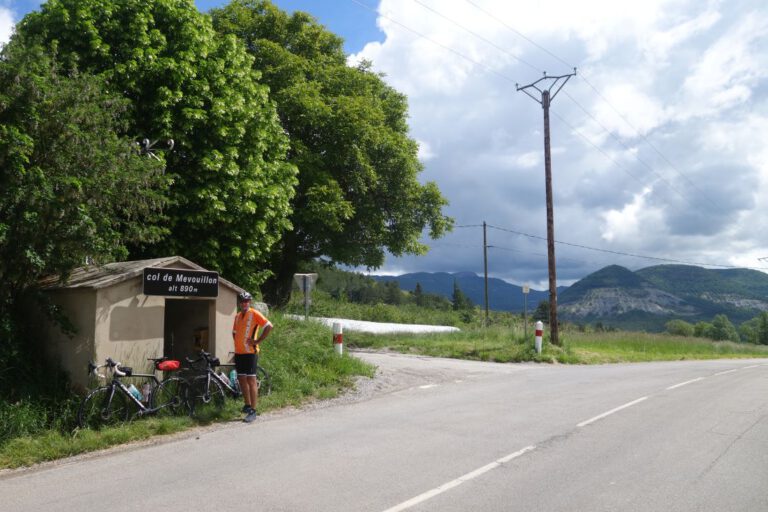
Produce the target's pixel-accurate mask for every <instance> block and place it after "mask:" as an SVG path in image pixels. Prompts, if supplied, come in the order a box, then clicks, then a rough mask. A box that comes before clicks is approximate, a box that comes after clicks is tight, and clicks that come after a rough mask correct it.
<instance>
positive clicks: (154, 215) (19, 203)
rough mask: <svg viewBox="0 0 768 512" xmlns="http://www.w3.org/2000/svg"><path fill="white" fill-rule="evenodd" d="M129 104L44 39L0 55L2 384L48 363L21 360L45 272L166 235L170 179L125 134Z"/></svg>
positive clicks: (120, 253)
mask: <svg viewBox="0 0 768 512" xmlns="http://www.w3.org/2000/svg"><path fill="white" fill-rule="evenodd" d="M128 106H129V105H128V101H127V100H125V99H123V98H121V97H118V96H115V95H114V94H111V93H108V92H106V87H105V84H104V80H103V79H100V78H98V77H94V76H90V75H88V74H85V73H80V72H78V71H71V72H62V71H61V70H60V68H59V67H58V65H57V64H56V62H55V59H53V58H52V57H51V56H49V55H48V54H47V53H46V52H45V51H43V49H42V48H40V47H34V46H30V47H27V46H22V45H19V44H16V43H11V44H8V45H6V46H5V47H4V49H3V51H2V53H0V368H2V371H0V390H3V391H7V387H6V384H7V381H11V382H13V379H14V378H15V377H14V375H16V374H14V373H13V372H14V370H19V369H20V368H21V367H23V368H26V371H27V375H26V378H27V379H29V377H30V371H31V367H36V366H37V365H38V364H39V363H40V362H41V361H40V360H37V359H36V360H34V361H32V362H25V363H23V365H21V364H17V363H20V362H21V361H20V359H21V357H22V356H21V354H23V353H24V351H23V350H22V348H25V350H26V351H27V352H26V356H27V357H28V356H29V346H25V340H26V339H27V338H26V337H25V326H26V325H27V323H25V320H24V318H25V315H26V308H24V307H23V306H24V305H25V303H26V302H27V301H24V300H22V299H23V298H24V297H31V296H35V293H34V290H35V286H34V285H35V284H36V282H37V280H38V279H39V278H40V277H41V276H43V275H47V274H59V275H66V274H67V273H68V272H69V271H71V270H72V269H73V268H74V267H77V266H80V265H82V264H83V263H84V262H85V261H86V258H92V259H94V260H96V261H112V260H114V259H116V258H121V257H125V255H126V254H127V245H128V244H130V243H135V242H137V241H146V242H152V241H155V240H158V239H159V237H160V236H161V235H162V234H163V228H161V227H159V226H162V224H163V222H162V219H163V215H162V211H161V209H162V207H163V205H164V204H165V196H164V193H163V192H164V190H165V187H166V185H167V179H166V177H165V176H164V175H163V174H162V163H161V162H159V161H156V160H154V159H150V158H147V157H145V156H141V155H140V154H139V151H138V150H137V149H136V148H135V144H134V143H133V141H132V140H131V139H129V138H126V137H121V136H119V135H118V133H120V132H123V131H124V130H125V128H126V126H125V123H124V120H123V117H122V114H123V113H124V112H125V111H126V109H127V108H128ZM36 321H38V320H37V319H35V320H33V322H36ZM32 325H34V323H33V324H32ZM11 388H12V389H13V386H11ZM11 396H13V394H11Z"/></svg>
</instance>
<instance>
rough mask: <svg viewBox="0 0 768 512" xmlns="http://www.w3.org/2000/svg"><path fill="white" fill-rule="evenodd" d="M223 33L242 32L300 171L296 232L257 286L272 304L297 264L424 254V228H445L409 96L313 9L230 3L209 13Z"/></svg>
mask: <svg viewBox="0 0 768 512" xmlns="http://www.w3.org/2000/svg"><path fill="white" fill-rule="evenodd" d="M211 15H212V17H213V22H214V26H215V27H216V29H217V30H218V31H219V32H221V33H222V34H234V35H236V36H238V37H239V38H240V39H241V40H242V41H244V42H245V45H246V47H247V49H248V51H249V52H250V54H251V55H253V56H254V58H255V60H254V63H253V65H254V68H255V69H256V70H258V71H259V72H260V73H261V76H262V80H263V81H264V83H266V84H267V85H269V87H270V90H271V96H272V98H273V99H274V100H275V102H276V103H277V109H278V113H279V116H280V120H281V122H282V124H283V126H284V128H285V129H286V130H287V132H288V134H289V135H290V145H291V146H290V151H289V158H290V161H291V162H292V163H293V164H295V165H296V167H297V168H298V169H299V184H298V187H297V193H296V196H295V197H294V198H293V201H292V204H293V215H292V216H291V222H292V224H293V230H292V231H290V232H288V233H286V234H285V236H284V237H283V238H282V239H281V240H280V243H279V244H277V245H276V246H275V250H274V251H273V253H272V264H271V270H272V271H273V273H274V274H273V276H272V277H271V278H269V279H268V280H267V281H266V283H265V284H264V286H262V291H263V292H264V296H265V297H266V299H267V300H268V301H269V302H270V303H272V304H277V305H280V304H284V303H285V302H287V300H288V298H289V296H290V290H291V285H292V281H291V276H292V274H293V273H294V272H296V271H297V270H298V268H299V266H300V264H301V263H302V262H305V261H308V260H311V259H312V258H315V257H318V256H321V255H322V256H326V257H327V258H329V259H331V260H332V261H333V262H338V263H344V264H348V265H365V266H367V267H372V268H375V267H378V266H381V265H382V264H383V262H384V256H385V251H389V252H390V253H392V254H394V255H401V254H404V253H409V254H422V253H424V252H426V250H427V247H426V246H425V245H424V244H423V243H421V242H420V237H421V235H422V231H423V230H424V229H425V228H428V229H429V234H430V235H431V236H432V237H433V238H434V237H439V236H441V235H442V234H443V233H444V232H445V230H446V229H450V226H451V220H450V219H448V218H447V217H445V216H444V215H443V214H442V208H443V206H444V205H445V204H446V201H445V199H444V198H443V197H442V195H441V194H440V192H439V190H438V188H437V186H436V185H435V184H434V183H431V182H430V183H427V184H423V185H422V184H421V183H419V181H418V179H417V178H418V175H419V173H420V172H421V170H422V166H421V164H420V163H419V160H418V158H417V151H418V147H417V144H416V142H415V141H414V140H413V139H411V138H410V137H409V136H408V125H407V123H406V120H407V115H408V107H407V102H406V98H405V96H403V95H402V94H400V93H398V92H397V91H395V90H394V89H393V88H392V87H389V86H388V85H387V84H386V83H385V82H384V80H383V79H382V77H381V76H380V75H378V74H376V73H373V72H372V71H371V70H370V67H369V66H368V65H367V64H362V65H360V66H357V67H350V66H347V63H346V55H345V53H344V50H343V46H342V45H343V41H342V39H341V38H339V37H338V36H336V35H334V34H333V33H331V32H329V31H328V30H327V29H325V28H324V27H323V26H322V25H320V24H319V23H318V22H317V21H316V20H315V19H314V18H312V17H311V16H310V15H308V14H306V13H302V12H295V13H293V14H292V15H288V14H286V13H285V12H283V11H281V10H280V9H278V8H277V7H275V6H274V5H273V4H272V3H270V2H269V1H262V0H252V1H246V0H242V1H241V0H236V1H234V2H232V3H231V4H229V5H228V6H226V7H224V8H223V9H215V10H213V11H212V12H211Z"/></svg>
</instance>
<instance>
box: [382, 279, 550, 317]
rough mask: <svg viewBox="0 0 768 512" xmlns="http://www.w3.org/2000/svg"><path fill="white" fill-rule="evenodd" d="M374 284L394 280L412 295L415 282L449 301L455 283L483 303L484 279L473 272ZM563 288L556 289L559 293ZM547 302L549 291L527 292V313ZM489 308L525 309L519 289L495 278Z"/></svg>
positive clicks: (489, 289)
mask: <svg viewBox="0 0 768 512" xmlns="http://www.w3.org/2000/svg"><path fill="white" fill-rule="evenodd" d="M370 277H372V278H373V279H375V280H376V281H380V282H386V281H397V282H398V283H399V284H400V289H401V290H407V291H410V292H412V291H413V290H414V289H416V283H420V284H421V289H422V290H423V291H424V292H425V293H434V294H437V295H442V296H443V297H447V298H448V299H450V298H451V296H452V295H453V282H454V281H456V282H457V283H458V285H459V288H460V289H461V291H462V292H463V293H464V294H465V295H466V296H467V297H469V298H470V299H471V300H472V302H473V303H474V304H475V305H478V306H481V307H482V306H483V305H484V304H485V299H484V296H485V282H484V279H483V276H478V275H477V274H475V273H474V272H454V273H447V272H415V273H412V274H403V275H400V276H370ZM564 289H565V287H559V288H558V293H560V291H561V290H564ZM542 300H549V291H548V290H544V291H540V290H534V289H531V290H530V292H529V293H528V311H532V310H534V309H536V306H538V304H539V302H541V301H542ZM488 307H489V309H493V310H497V311H514V312H517V313H522V312H523V309H524V307H525V298H524V296H523V289H522V287H521V286H517V285H514V284H510V283H508V282H506V281H503V280H501V279H497V278H492V277H489V278H488Z"/></svg>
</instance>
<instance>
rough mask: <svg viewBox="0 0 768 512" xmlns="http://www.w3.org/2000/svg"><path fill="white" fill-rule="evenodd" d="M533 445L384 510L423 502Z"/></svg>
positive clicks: (522, 453) (390, 511)
mask: <svg viewBox="0 0 768 512" xmlns="http://www.w3.org/2000/svg"><path fill="white" fill-rule="evenodd" d="M535 449H536V447H535V446H526V447H525V448H523V449H522V450H518V451H516V452H515V453H510V454H509V455H507V456H505V457H502V458H500V459H497V460H495V461H494V462H491V463H490V464H486V465H485V466H483V467H481V468H478V469H476V470H474V471H471V472H469V473H467V474H466V475H463V476H460V477H459V478H457V479H456V480H451V481H450V482H448V483H445V484H443V485H441V486H439V487H435V488H434V489H432V490H429V491H427V492H425V493H422V494H419V495H418V496H416V497H415V498H411V499H410V500H408V501H404V502H402V503H400V504H399V505H395V506H394V507H391V508H388V509H387V510H385V511H384V512H400V511H402V510H406V509H409V508H411V507H413V506H414V505H418V504H419V503H423V502H425V501H427V500H428V499H431V498H434V497H435V496H437V495H438V494H442V493H444V492H445V491H448V490H450V489H453V488H454V487H457V486H459V485H461V484H463V483H464V482H468V481H469V480H472V479H474V478H477V477H479V476H480V475H482V474H484V473H487V472H488V471H490V470H492V469H496V468H498V467H499V466H501V465H503V464H505V463H507V462H509V461H511V460H512V459H516V458H518V457H520V456H521V455H524V454H526V453H528V452H530V451H532V450H535Z"/></svg>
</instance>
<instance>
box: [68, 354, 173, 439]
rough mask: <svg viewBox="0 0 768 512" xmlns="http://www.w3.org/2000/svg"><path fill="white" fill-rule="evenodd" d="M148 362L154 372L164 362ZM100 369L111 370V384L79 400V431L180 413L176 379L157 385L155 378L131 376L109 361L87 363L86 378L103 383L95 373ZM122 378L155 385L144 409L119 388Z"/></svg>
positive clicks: (128, 391) (125, 390) (124, 388)
mask: <svg viewBox="0 0 768 512" xmlns="http://www.w3.org/2000/svg"><path fill="white" fill-rule="evenodd" d="M150 360H152V361H155V367H156V368H158V367H159V366H160V364H161V363H162V362H164V361H167V358H158V359H150ZM177 364H178V363H177ZM177 367H178V366H177ZM100 368H107V369H109V370H112V381H111V382H110V383H109V384H107V385H106V386H102V387H99V388H97V389H95V390H93V391H91V392H90V393H89V394H88V395H87V396H86V397H85V398H84V399H83V402H82V403H81V404H80V408H79V409H78V411H77V424H78V426H79V427H80V428H94V429H101V428H102V427H105V426H110V425H119V424H122V423H125V422H126V421H129V420H131V419H133V418H134V417H139V418H140V417H142V416H149V415H153V414H178V411H179V410H181V406H182V405H183V401H182V398H181V397H182V394H181V392H182V390H184V389H185V387H184V383H183V381H182V380H181V379H180V378H178V377H169V378H167V379H165V380H164V381H163V382H160V380H159V379H158V378H157V376H156V375H155V374H143V373H133V369H132V368H130V367H128V366H123V365H122V364H121V363H119V362H115V361H113V360H112V358H107V359H106V362H105V363H104V364H100V365H96V364H94V363H93V362H92V361H89V362H88V375H91V374H93V375H95V376H97V377H99V378H100V379H104V380H106V379H107V376H106V371H105V373H104V374H101V373H99V372H98V370H99V369H100ZM122 377H144V378H148V379H151V380H152V381H153V382H154V383H155V386H154V388H153V389H152V390H151V391H150V394H149V395H150V396H149V397H147V401H146V402H147V403H146V405H145V403H144V402H142V401H141V400H140V399H139V398H137V397H136V396H134V394H133V393H131V390H130V389H129V388H128V386H126V385H125V384H123V382H122V381H121V380H120V379H121V378H122ZM142 398H144V397H142Z"/></svg>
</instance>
